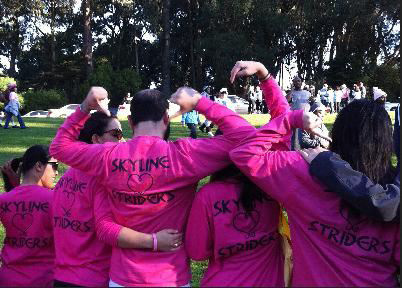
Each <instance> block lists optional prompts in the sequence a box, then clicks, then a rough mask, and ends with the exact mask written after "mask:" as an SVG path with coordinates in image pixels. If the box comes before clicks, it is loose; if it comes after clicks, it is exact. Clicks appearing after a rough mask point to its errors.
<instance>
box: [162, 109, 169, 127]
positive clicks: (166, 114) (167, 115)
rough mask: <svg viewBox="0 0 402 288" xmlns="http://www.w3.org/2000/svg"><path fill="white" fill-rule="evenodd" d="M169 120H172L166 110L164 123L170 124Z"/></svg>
mask: <svg viewBox="0 0 402 288" xmlns="http://www.w3.org/2000/svg"><path fill="white" fill-rule="evenodd" d="M169 122H170V118H169V114H168V112H167V111H166V113H165V114H164V115H163V123H164V124H165V125H168V124H169Z"/></svg>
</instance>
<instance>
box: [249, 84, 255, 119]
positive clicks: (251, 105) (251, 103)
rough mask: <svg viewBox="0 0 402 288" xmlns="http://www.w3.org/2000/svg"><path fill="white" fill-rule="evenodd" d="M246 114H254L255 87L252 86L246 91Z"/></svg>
mask: <svg viewBox="0 0 402 288" xmlns="http://www.w3.org/2000/svg"><path fill="white" fill-rule="evenodd" d="M247 95H248V114H254V112H255V100H256V95H255V89H254V86H250V90H249V91H248V94H247Z"/></svg>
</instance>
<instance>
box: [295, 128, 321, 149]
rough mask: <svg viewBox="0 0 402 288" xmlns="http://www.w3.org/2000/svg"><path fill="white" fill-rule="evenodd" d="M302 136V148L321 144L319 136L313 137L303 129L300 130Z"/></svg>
mask: <svg viewBox="0 0 402 288" xmlns="http://www.w3.org/2000/svg"><path fill="white" fill-rule="evenodd" d="M298 133H299V135H300V136H301V137H300V147H301V148H302V149H306V148H315V147H317V146H319V145H320V141H319V139H318V138H317V137H313V138H311V136H310V134H309V133H308V132H307V131H305V130H302V129H299V130H298Z"/></svg>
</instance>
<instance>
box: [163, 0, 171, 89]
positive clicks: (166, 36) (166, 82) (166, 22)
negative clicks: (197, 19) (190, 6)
mask: <svg viewBox="0 0 402 288" xmlns="http://www.w3.org/2000/svg"><path fill="white" fill-rule="evenodd" d="M169 15H170V0H163V8H162V21H163V53H162V54H163V56H162V91H163V93H164V94H165V95H166V96H168V95H170V55H169V54H170V17H169Z"/></svg>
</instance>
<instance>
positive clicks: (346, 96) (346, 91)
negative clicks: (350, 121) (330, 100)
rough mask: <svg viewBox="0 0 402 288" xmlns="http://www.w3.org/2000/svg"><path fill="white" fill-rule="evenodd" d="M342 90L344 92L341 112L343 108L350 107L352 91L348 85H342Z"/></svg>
mask: <svg viewBox="0 0 402 288" xmlns="http://www.w3.org/2000/svg"><path fill="white" fill-rule="evenodd" d="M341 90H342V98H341V104H340V108H339V110H340V109H342V108H345V107H346V105H348V103H349V94H350V90H349V88H348V87H347V86H346V84H342V85H341Z"/></svg>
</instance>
